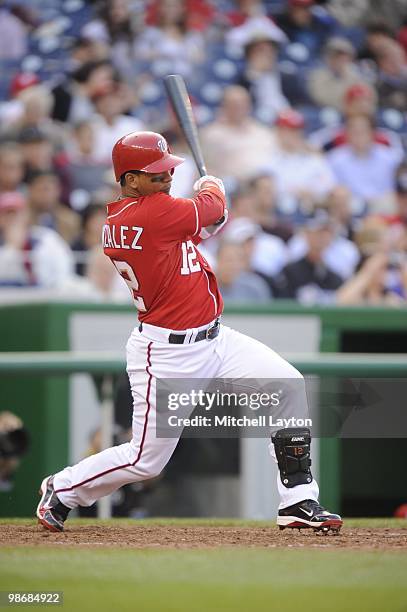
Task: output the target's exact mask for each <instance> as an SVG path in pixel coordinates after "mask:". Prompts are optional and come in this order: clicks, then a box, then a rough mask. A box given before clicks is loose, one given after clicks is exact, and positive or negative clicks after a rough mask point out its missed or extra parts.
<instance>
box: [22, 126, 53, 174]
mask: <svg viewBox="0 0 407 612" xmlns="http://www.w3.org/2000/svg"><path fill="white" fill-rule="evenodd" d="M18 142H19V143H20V147H21V151H22V154H23V158H24V165H25V174H26V177H27V176H28V174H30V173H31V172H34V171H37V170H46V169H48V168H50V167H51V166H52V165H53V159H54V148H53V146H52V142H51V140H50V138H49V137H48V136H47V135H46V134H45V132H43V131H42V130H41V129H39V128H38V127H36V126H30V127H25V128H23V129H22V130H21V132H20V133H19V135H18Z"/></svg>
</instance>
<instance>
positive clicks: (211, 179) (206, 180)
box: [194, 174, 225, 195]
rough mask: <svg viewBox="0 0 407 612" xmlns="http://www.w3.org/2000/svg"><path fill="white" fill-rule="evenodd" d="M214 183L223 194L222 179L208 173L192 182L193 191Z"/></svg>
mask: <svg viewBox="0 0 407 612" xmlns="http://www.w3.org/2000/svg"><path fill="white" fill-rule="evenodd" d="M210 185H215V186H216V187H217V188H218V189H220V190H221V192H222V193H223V195H225V186H224V185H223V181H222V180H221V179H220V178H217V177H216V176H210V175H209V174H205V176H201V178H199V179H198V180H197V181H196V182H195V183H194V191H201V190H202V189H205V187H206V186H210Z"/></svg>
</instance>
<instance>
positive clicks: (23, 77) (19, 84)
mask: <svg viewBox="0 0 407 612" xmlns="http://www.w3.org/2000/svg"><path fill="white" fill-rule="evenodd" d="M39 82H40V80H39V78H38V76H37V75H36V74H35V73H33V72H18V73H17V74H16V75H15V76H14V77H13V79H12V81H11V83H10V88H9V96H8V97H9V99H7V100H5V101H4V102H3V101H0V125H1V124H3V125H4V126H8V125H10V124H13V123H14V122H16V121H17V120H18V119H19V118H20V117H21V115H22V114H23V110H24V107H23V103H22V102H21V100H20V99H19V97H20V94H21V93H22V92H23V91H25V90H26V89H29V88H30V87H33V86H34V85H38V83H39ZM6 130H7V128H6V129H3V128H2V129H1V131H2V132H4V131H6Z"/></svg>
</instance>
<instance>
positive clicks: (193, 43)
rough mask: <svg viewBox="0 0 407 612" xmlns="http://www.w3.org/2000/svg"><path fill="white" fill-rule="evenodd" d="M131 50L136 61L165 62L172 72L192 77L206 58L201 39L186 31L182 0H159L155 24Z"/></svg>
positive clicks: (183, 2)
mask: <svg viewBox="0 0 407 612" xmlns="http://www.w3.org/2000/svg"><path fill="white" fill-rule="evenodd" d="M134 50H135V56H136V57H137V58H139V59H141V60H144V61H148V62H155V61H157V60H163V61H166V62H168V64H169V65H171V71H172V72H175V73H178V74H182V75H184V76H193V73H194V70H195V69H196V68H197V67H198V66H199V65H200V64H201V63H202V62H203V61H204V59H205V45H204V38H203V36H202V35H201V33H200V32H197V31H196V30H194V31H192V30H188V27H187V11H186V2H185V0H161V1H160V2H159V3H158V4H157V21H156V24H155V25H154V26H148V27H147V28H145V29H144V31H143V32H142V33H141V34H140V36H139V37H138V38H137V39H136V41H135V47H134Z"/></svg>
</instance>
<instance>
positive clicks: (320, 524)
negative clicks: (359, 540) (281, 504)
mask: <svg viewBox="0 0 407 612" xmlns="http://www.w3.org/2000/svg"><path fill="white" fill-rule="evenodd" d="M342 524H343V521H342V519H341V517H340V516H339V514H332V513H331V512H328V510H325V508H324V507H323V506H321V505H320V504H319V503H318V502H316V501H314V500H312V499H306V500H304V501H302V502H299V503H298V504H294V505H293V506H289V507H288V508H283V509H282V510H279V511H278V516H277V525H278V526H279V527H280V530H282V529H285V528H286V527H290V528H291V529H314V531H322V532H323V533H328V531H332V532H335V533H339V531H340V529H341V527H342Z"/></svg>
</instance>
